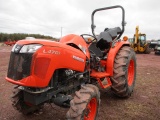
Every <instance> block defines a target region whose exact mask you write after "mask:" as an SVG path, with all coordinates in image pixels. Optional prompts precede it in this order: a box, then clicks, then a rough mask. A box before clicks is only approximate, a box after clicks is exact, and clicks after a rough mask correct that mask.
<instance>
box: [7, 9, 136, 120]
mask: <svg viewBox="0 0 160 120" xmlns="http://www.w3.org/2000/svg"><path fill="white" fill-rule="evenodd" d="M112 8H120V9H121V10H122V29H121V28H120V27H115V28H110V29H105V31H103V32H101V33H100V34H99V35H98V37H96V36H95V33H94V29H95V24H94V14H95V13H96V12H99V11H103V10H108V9H112ZM124 16H125V11H124V9H123V7H121V6H111V7H105V8H100V9H96V10H94V11H93V13H92V16H91V17H92V25H91V29H92V33H93V35H88V34H82V35H81V36H79V35H74V34H70V35H67V36H64V37H63V38H61V39H60V41H59V42H54V41H46V40H45V41H44V40H20V41H18V42H17V43H16V45H15V46H14V47H13V49H12V52H11V56H10V62H9V67H8V74H7V77H6V80H7V81H9V82H11V83H13V84H16V85H17V86H16V87H14V92H13V96H12V102H13V103H12V104H13V107H15V108H16V109H17V110H19V111H20V112H22V113H24V114H28V113H31V112H34V111H35V110H38V109H40V108H41V107H42V106H43V104H44V103H54V104H56V105H58V106H61V107H69V110H68V112H67V114H66V118H67V119H76V120H80V119H85V120H94V119H96V117H97V114H98V108H99V104H100V92H99V88H98V87H97V84H99V86H100V87H101V88H102V89H106V88H108V87H111V90H112V91H113V93H114V94H115V95H117V96H119V97H123V98H126V97H130V95H131V94H132V92H133V89H134V85H135V79H136V58H135V52H134V51H133V49H132V48H131V47H130V44H129V42H128V41H126V40H127V39H126V37H124V40H120V37H121V36H122V34H123V32H124V26H125V19H124ZM85 36H89V37H92V39H90V40H91V41H85ZM74 93H75V95H74ZM73 96H74V97H73Z"/></svg>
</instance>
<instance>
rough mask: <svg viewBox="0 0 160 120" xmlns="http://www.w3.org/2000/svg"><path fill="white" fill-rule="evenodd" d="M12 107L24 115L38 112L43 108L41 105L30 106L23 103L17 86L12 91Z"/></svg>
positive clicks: (22, 97)
mask: <svg viewBox="0 0 160 120" xmlns="http://www.w3.org/2000/svg"><path fill="white" fill-rule="evenodd" d="M11 101H12V106H13V107H14V108H15V109H16V110H18V111H19V112H21V113H22V114H24V115H27V114H29V113H33V112H35V111H37V110H40V109H41V108H42V107H43V104H42V105H31V104H30V103H27V102H25V101H24V96H23V91H22V90H19V89H18V86H15V87H14V89H13V95H12V97H11Z"/></svg>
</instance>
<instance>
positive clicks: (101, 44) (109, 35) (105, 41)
mask: <svg viewBox="0 0 160 120" xmlns="http://www.w3.org/2000/svg"><path fill="white" fill-rule="evenodd" d="M121 32H122V31H121V28H120V27H115V28H110V29H108V28H106V29H105V30H104V32H101V33H100V35H99V36H98V42H97V45H96V46H97V47H98V48H100V49H101V50H104V49H108V48H109V47H110V42H112V40H114V39H115V38H116V37H117V35H118V34H120V33H121Z"/></svg>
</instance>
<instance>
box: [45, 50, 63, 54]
mask: <svg viewBox="0 0 160 120" xmlns="http://www.w3.org/2000/svg"><path fill="white" fill-rule="evenodd" d="M43 53H45V54H56V55H59V54H60V52H59V51H56V50H45V49H44V50H43Z"/></svg>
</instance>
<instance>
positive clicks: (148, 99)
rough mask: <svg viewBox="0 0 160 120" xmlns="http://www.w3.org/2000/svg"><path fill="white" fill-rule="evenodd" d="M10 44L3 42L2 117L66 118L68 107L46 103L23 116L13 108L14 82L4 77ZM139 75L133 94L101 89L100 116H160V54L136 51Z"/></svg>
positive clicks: (119, 119) (146, 119)
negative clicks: (122, 95)
mask: <svg viewBox="0 0 160 120" xmlns="http://www.w3.org/2000/svg"><path fill="white" fill-rule="evenodd" d="M10 50H11V47H10V46H0V120H28V119H32V120H52V119H53V120H64V119H65V114H66V112H67V110H68V109H66V108H60V107H57V106H55V105H52V106H51V105H50V104H46V105H45V107H44V109H43V110H42V111H41V112H39V114H33V115H29V116H24V115H22V114H21V113H19V112H18V111H16V110H14V109H13V107H12V105H11V102H10V96H11V91H12V87H13V85H12V84H10V83H8V82H7V81H6V80H5V76H6V73H7V72H6V71H7V66H8V61H9V54H10ZM136 56H137V79H136V86H135V89H134V92H133V94H132V96H131V97H130V98H128V99H120V98H117V97H115V96H113V95H112V94H111V92H110V90H107V91H105V92H104V91H103V92H101V105H100V109H99V114H98V120H160V56H157V55H154V53H153V52H152V53H151V54H137V55H136Z"/></svg>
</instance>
